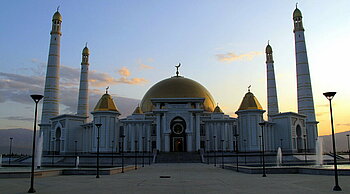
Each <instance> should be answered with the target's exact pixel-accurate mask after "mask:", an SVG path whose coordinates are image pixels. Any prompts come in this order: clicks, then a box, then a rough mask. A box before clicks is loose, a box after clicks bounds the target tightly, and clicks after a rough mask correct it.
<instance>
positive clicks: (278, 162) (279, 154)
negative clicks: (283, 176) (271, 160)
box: [276, 147, 282, 167]
mask: <svg viewBox="0 0 350 194" xmlns="http://www.w3.org/2000/svg"><path fill="white" fill-rule="evenodd" d="M276 165H277V167H281V165H282V150H281V147H278V149H277V156H276Z"/></svg>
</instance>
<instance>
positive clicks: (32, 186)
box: [28, 94, 44, 193]
mask: <svg viewBox="0 0 350 194" xmlns="http://www.w3.org/2000/svg"><path fill="white" fill-rule="evenodd" d="M30 97H32V99H33V100H34V102H35V113H34V134H33V147H32V171H31V176H30V188H29V190H28V193H35V189H34V157H35V138H36V137H35V136H36V120H37V115H38V103H39V101H40V100H41V99H42V98H43V97H44V96H43V95H38V94H34V95H30Z"/></svg>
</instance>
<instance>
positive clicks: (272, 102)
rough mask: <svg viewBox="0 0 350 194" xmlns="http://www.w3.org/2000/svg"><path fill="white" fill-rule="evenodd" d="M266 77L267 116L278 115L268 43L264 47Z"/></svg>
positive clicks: (274, 81) (272, 66)
mask: <svg viewBox="0 0 350 194" xmlns="http://www.w3.org/2000/svg"><path fill="white" fill-rule="evenodd" d="M265 53H266V75H267V116H268V117H269V119H270V115H274V114H278V113H279V110H278V99H277V89H276V80H275V70H274V65H273V56H272V48H271V46H270V44H269V43H268V44H267V46H266V50H265Z"/></svg>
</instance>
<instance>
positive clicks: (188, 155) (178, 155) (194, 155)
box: [156, 152, 201, 163]
mask: <svg viewBox="0 0 350 194" xmlns="http://www.w3.org/2000/svg"><path fill="white" fill-rule="evenodd" d="M156 163H201V156H200V154H199V152H161V153H158V154H157V157H156Z"/></svg>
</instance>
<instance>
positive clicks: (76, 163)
mask: <svg viewBox="0 0 350 194" xmlns="http://www.w3.org/2000/svg"><path fill="white" fill-rule="evenodd" d="M75 168H76V169H78V168H79V156H77V158H76V159H75Z"/></svg>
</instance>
